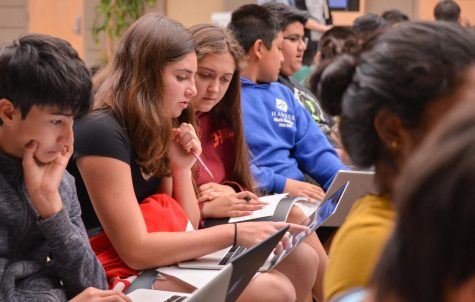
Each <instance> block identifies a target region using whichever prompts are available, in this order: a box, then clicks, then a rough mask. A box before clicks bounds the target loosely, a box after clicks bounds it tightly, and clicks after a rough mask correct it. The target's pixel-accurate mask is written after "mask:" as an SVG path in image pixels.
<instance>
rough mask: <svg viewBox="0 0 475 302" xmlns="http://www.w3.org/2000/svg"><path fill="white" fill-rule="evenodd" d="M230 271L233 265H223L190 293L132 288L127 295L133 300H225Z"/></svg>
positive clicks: (157, 301) (189, 301)
mask: <svg viewBox="0 0 475 302" xmlns="http://www.w3.org/2000/svg"><path fill="white" fill-rule="evenodd" d="M232 272H233V265H232V264H231V263H230V264H228V265H225V266H224V267H223V269H222V270H220V271H219V273H218V274H217V275H216V276H215V277H214V278H213V279H211V280H210V281H209V282H208V283H207V284H206V285H205V286H203V287H201V288H199V289H197V290H195V291H194V292H193V293H191V294H187V293H180V292H170V291H164V290H154V289H142V288H140V289H136V290H134V291H133V292H131V293H130V294H128V296H129V298H131V299H132V301H133V302H172V301H186V302H197V301H210V302H222V301H225V300H226V296H227V292H228V287H229V284H230V280H231V276H232ZM196 273H197V274H199V271H198V270H197V271H196Z"/></svg>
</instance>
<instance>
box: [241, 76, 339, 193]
mask: <svg viewBox="0 0 475 302" xmlns="http://www.w3.org/2000/svg"><path fill="white" fill-rule="evenodd" d="M241 82H242V88H241V94H242V113H243V124H244V132H245V135H246V140H247V144H248V145H249V149H250V152H251V173H252V175H253V177H254V179H256V180H257V182H258V184H259V190H261V191H265V192H269V193H270V192H275V193H282V192H283V190H284V187H285V182H286V181H287V179H288V178H291V179H295V180H300V181H303V180H304V174H303V173H304V172H305V173H307V174H308V175H310V176H311V177H312V178H313V179H314V180H316V181H317V182H318V183H319V184H320V185H321V186H322V187H323V189H324V190H325V191H326V190H327V189H328V186H329V185H330V183H331V182H332V180H333V178H334V177H335V175H336V173H337V172H338V171H339V170H346V169H347V167H346V166H345V165H344V164H343V163H342V162H341V161H340V159H339V157H338V155H337V154H336V152H335V150H334V149H333V147H332V146H331V145H330V144H329V142H328V140H327V139H326V137H325V135H324V134H323V133H322V131H321V130H320V128H319V127H318V125H317V124H316V123H315V122H314V121H313V119H312V117H311V116H310V114H309V113H308V112H307V110H305V108H304V107H303V106H302V105H300V103H299V102H298V101H297V100H296V99H295V98H294V96H293V94H292V91H290V89H288V88H287V87H286V86H284V85H282V84H280V83H278V82H272V83H263V84H256V83H254V82H252V81H250V80H248V79H246V78H244V77H241Z"/></svg>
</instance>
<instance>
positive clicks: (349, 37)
mask: <svg viewBox="0 0 475 302" xmlns="http://www.w3.org/2000/svg"><path fill="white" fill-rule="evenodd" d="M358 48H359V45H358V35H357V34H356V33H355V32H354V30H352V29H351V28H348V27H343V26H334V27H332V28H330V29H329V30H327V31H326V32H324V33H323V35H322V37H321V38H320V41H318V51H320V53H321V56H322V60H327V59H331V58H333V57H335V56H337V55H339V54H342V53H354V52H356V51H358Z"/></svg>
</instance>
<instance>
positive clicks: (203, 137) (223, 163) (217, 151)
mask: <svg viewBox="0 0 475 302" xmlns="http://www.w3.org/2000/svg"><path fill="white" fill-rule="evenodd" d="M197 116H198V126H199V136H200V141H201V147H202V149H203V151H202V153H201V158H202V159H203V161H204V162H205V164H206V165H207V166H208V168H209V169H210V170H211V173H213V175H214V177H215V178H214V179H213V178H211V176H209V175H208V173H206V171H205V170H204V169H203V167H201V166H200V165H198V170H197V175H196V183H197V184H198V186H201V185H203V184H206V183H209V182H215V183H219V184H225V185H230V186H232V187H233V188H234V189H235V190H236V191H240V190H242V186H241V185H240V184H237V183H235V182H233V180H232V179H231V175H232V172H233V169H234V159H235V157H236V156H235V148H234V146H235V144H234V132H233V131H232V130H231V129H229V128H228V127H225V126H224V125H221V126H217V124H219V123H216V121H215V122H214V123H213V121H212V116H211V113H210V112H206V113H202V112H199V113H198V115H197ZM221 124H222V123H221Z"/></svg>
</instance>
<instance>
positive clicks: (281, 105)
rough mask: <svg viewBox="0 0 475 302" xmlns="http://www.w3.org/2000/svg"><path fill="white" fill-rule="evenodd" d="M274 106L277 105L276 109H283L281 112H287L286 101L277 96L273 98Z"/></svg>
mask: <svg viewBox="0 0 475 302" xmlns="http://www.w3.org/2000/svg"><path fill="white" fill-rule="evenodd" d="M275 106H276V107H277V109H279V110H280V111H283V112H287V109H288V107H287V103H286V102H285V101H284V100H281V99H279V98H276V99H275Z"/></svg>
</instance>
